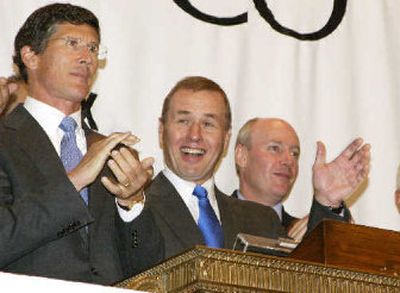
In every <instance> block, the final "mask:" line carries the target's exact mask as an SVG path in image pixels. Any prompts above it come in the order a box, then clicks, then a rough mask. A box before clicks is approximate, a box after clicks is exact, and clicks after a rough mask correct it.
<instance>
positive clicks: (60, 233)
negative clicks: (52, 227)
mask: <svg viewBox="0 0 400 293" xmlns="http://www.w3.org/2000/svg"><path fill="white" fill-rule="evenodd" d="M64 235H65V229H62V230H61V231H60V232H58V233H57V237H58V238H61V237H63V236H64Z"/></svg>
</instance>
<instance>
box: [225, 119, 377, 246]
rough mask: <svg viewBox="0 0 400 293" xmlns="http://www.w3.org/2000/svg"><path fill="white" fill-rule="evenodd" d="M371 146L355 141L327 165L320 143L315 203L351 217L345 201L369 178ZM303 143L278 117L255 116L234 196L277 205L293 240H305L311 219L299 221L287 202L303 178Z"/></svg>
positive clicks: (243, 143) (238, 150)
mask: <svg viewBox="0 0 400 293" xmlns="http://www.w3.org/2000/svg"><path fill="white" fill-rule="evenodd" d="M369 148H370V146H369V145H367V144H365V145H363V142H362V140H361V139H356V140H354V141H353V142H352V143H351V144H350V145H349V146H348V147H347V148H346V149H345V150H344V151H343V152H342V153H341V154H340V155H339V156H338V157H337V158H336V159H335V160H334V161H332V162H331V163H329V164H328V163H326V162H325V155H326V150H325V146H324V145H323V144H322V143H321V142H318V149H317V157H316V161H315V164H314V166H313V186H314V204H315V203H316V202H317V203H319V204H321V205H323V206H326V207H327V208H329V209H331V210H332V211H333V212H334V213H337V217H338V219H339V218H340V217H342V216H344V217H345V218H347V219H350V214H349V211H348V209H346V208H345V206H344V203H343V201H344V200H345V199H347V198H348V196H350V195H351V194H352V192H353V191H354V190H355V189H356V188H357V187H358V186H359V184H360V183H361V181H362V180H363V179H364V178H365V177H366V176H367V174H368V163H369ZM299 156H300V142H299V138H298V136H297V133H296V131H295V130H294V128H293V127H292V126H291V125H290V124H289V123H287V122H286V121H284V120H282V119H278V118H264V119H262V118H254V119H251V120H249V121H248V122H246V123H245V124H244V126H243V127H242V128H241V129H240V131H239V134H238V137H237V141H236V146H235V163H236V168H237V171H238V176H239V190H237V191H235V192H234V194H233V195H234V196H237V197H239V198H240V199H245V200H250V201H254V202H258V203H261V204H263V205H266V206H270V207H273V208H274V210H275V211H276V212H277V214H278V216H279V218H280V219H281V221H282V224H283V226H284V227H285V228H286V229H287V231H288V234H289V236H291V237H293V238H295V239H296V240H300V239H301V238H302V236H303V235H304V233H305V231H306V228H307V222H308V217H307V216H306V217H304V218H303V219H301V220H299V219H297V218H294V217H292V216H290V215H289V214H288V213H286V212H285V210H284V208H283V206H282V201H283V200H284V199H285V198H286V197H287V196H288V195H289V193H290V191H291V189H292V187H293V184H294V182H295V181H296V178H297V174H298V159H299Z"/></svg>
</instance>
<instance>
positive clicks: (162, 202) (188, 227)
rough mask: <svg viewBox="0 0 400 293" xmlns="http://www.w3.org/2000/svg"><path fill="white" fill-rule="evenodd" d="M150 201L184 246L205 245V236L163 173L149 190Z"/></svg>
mask: <svg viewBox="0 0 400 293" xmlns="http://www.w3.org/2000/svg"><path fill="white" fill-rule="evenodd" d="M149 201H150V202H151V206H152V207H153V209H154V210H155V211H156V212H157V213H158V214H159V216H160V217H161V218H162V219H163V220H164V221H165V222H166V223H167V225H168V226H169V227H170V230H171V232H172V233H173V234H175V236H176V237H177V238H178V239H179V240H180V241H181V242H182V243H183V244H184V246H187V247H191V246H193V245H196V244H200V243H204V240H203V235H202V234H201V232H200V230H199V228H198V226H197V224H196V222H195V221H194V219H193V217H192V215H191V213H190V211H189V209H188V208H187V206H186V205H185V203H184V202H183V200H182V199H181V197H180V196H179V194H178V192H177V191H176V189H175V188H174V186H173V185H172V184H171V182H169V180H168V179H167V178H166V177H165V176H164V175H163V174H162V173H161V172H160V173H159V174H158V175H157V176H156V178H155V179H154V181H153V182H152V184H151V186H150V188H149ZM177 211H179V212H177Z"/></svg>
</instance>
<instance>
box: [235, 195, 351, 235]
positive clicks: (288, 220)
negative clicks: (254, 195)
mask: <svg viewBox="0 0 400 293" xmlns="http://www.w3.org/2000/svg"><path fill="white" fill-rule="evenodd" d="M231 196H232V197H234V198H238V194H237V190H235V191H233V193H232V194H231ZM350 218H351V213H350V210H349V209H348V208H347V207H346V206H345V207H344V215H343V216H341V215H337V214H335V213H333V212H332V211H331V210H330V209H329V208H328V207H325V206H323V205H321V204H320V203H318V202H317V201H316V200H315V199H314V198H313V202H312V205H311V210H310V216H309V220H308V224H307V232H306V235H307V234H309V233H310V232H311V231H312V230H313V229H314V228H315V227H316V226H317V225H318V224H319V222H321V221H322V220H323V219H330V220H336V221H342V222H349V221H350ZM298 220H299V218H296V217H293V216H291V215H290V214H288V213H287V212H286V211H285V208H284V207H283V206H282V226H283V227H284V228H285V231H286V233H287V231H288V229H289V227H290V226H291V225H293V224H294V223H295V222H296V221H298Z"/></svg>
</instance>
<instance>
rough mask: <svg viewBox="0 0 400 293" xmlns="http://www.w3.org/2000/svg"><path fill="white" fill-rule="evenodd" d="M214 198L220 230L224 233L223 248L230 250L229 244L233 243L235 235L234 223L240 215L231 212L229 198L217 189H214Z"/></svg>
mask: <svg viewBox="0 0 400 293" xmlns="http://www.w3.org/2000/svg"><path fill="white" fill-rule="evenodd" d="M215 196H216V198H217V202H218V208H219V213H220V216H221V223H222V230H223V231H224V246H225V248H228V249H232V247H231V244H232V243H233V242H234V239H235V238H236V234H237V233H236V230H237V225H236V224H235V221H236V220H237V217H238V216H239V215H240V214H238V213H235V212H234V211H233V210H232V208H231V205H230V202H229V198H227V197H226V195H224V194H223V193H222V192H221V191H219V190H218V188H217V187H215ZM235 227H236V228H235Z"/></svg>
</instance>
